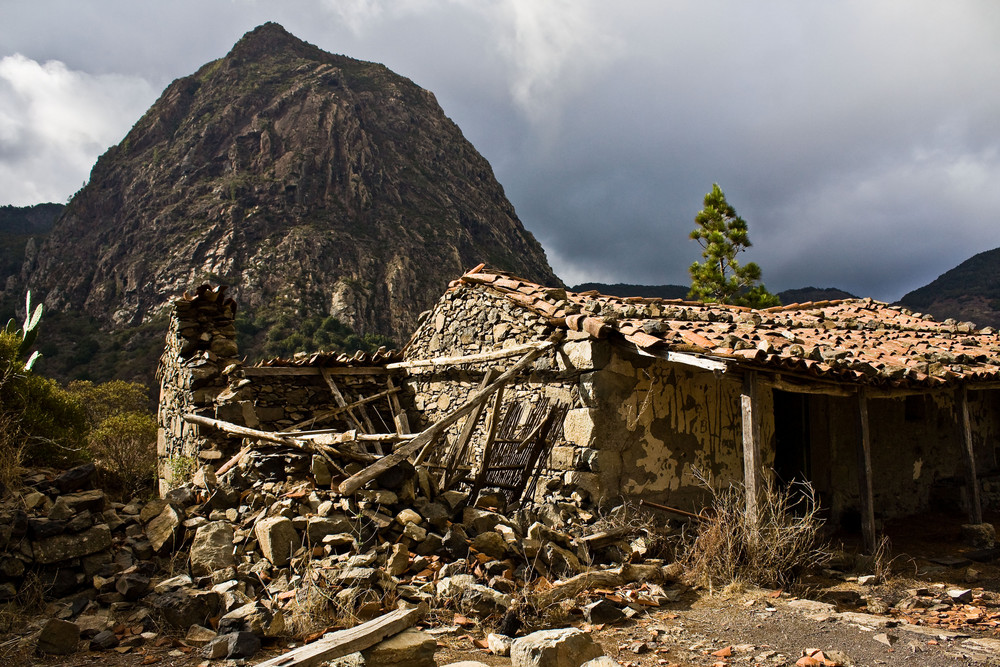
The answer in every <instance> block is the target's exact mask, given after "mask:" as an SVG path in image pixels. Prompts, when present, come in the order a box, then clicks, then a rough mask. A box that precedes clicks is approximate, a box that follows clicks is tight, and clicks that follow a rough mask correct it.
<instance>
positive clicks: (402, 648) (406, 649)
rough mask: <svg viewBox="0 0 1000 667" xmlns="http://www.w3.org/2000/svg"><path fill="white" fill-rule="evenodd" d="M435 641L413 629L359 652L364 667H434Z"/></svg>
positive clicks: (424, 633)
mask: <svg viewBox="0 0 1000 667" xmlns="http://www.w3.org/2000/svg"><path fill="white" fill-rule="evenodd" d="M436 650H437V640H436V639H434V637H432V636H431V635H429V634H427V633H426V632H421V631H420V630H416V629H414V628H410V629H408V630H404V631H403V632H400V633H399V634H398V635H396V636H394V637H390V638H389V639H386V640H384V641H381V642H379V643H378V644H375V646H372V647H371V648H369V649H365V650H364V651H362V652H361V655H362V657H363V658H364V664H365V667H434V652H435V651H436Z"/></svg>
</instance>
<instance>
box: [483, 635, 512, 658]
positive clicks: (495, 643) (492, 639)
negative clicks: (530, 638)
mask: <svg viewBox="0 0 1000 667" xmlns="http://www.w3.org/2000/svg"><path fill="white" fill-rule="evenodd" d="M513 643H514V639H513V637H508V636H507V635H501V634H497V633H494V632H491V633H490V634H488V635H486V647H487V648H488V649H489V650H490V653H492V654H493V655H510V647H511V644H513Z"/></svg>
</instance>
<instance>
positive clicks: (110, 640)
mask: <svg viewBox="0 0 1000 667" xmlns="http://www.w3.org/2000/svg"><path fill="white" fill-rule="evenodd" d="M118 644H119V641H118V635H116V634H115V633H114V632H112V631H111V630H101V631H100V632H98V633H97V634H96V635H94V636H93V638H92V639H91V640H90V650H91V651H110V650H111V649H113V648H115V647H116V646H118Z"/></svg>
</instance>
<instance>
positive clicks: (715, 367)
mask: <svg viewBox="0 0 1000 667" xmlns="http://www.w3.org/2000/svg"><path fill="white" fill-rule="evenodd" d="M635 351H636V352H638V353H639V354H640V355H641V356H643V357H655V358H657V359H666V360H667V361H669V362H672V363H675V364H684V365H685V366H694V367H695V368H700V369H702V370H706V371H712V372H713V373H725V372H726V369H727V368H729V365H728V364H726V363H725V362H723V361H718V360H716V359H709V358H707V357H703V356H700V355H697V354H687V353H686V352H670V351H668V350H655V351H652V352H649V351H647V350H644V349H642V348H641V347H639V346H638V345H636V346H635Z"/></svg>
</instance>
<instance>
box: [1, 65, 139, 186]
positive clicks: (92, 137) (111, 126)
mask: <svg viewBox="0 0 1000 667" xmlns="http://www.w3.org/2000/svg"><path fill="white" fill-rule="evenodd" d="M155 98H156V93H155V91H154V90H153V89H152V87H151V86H150V85H149V84H148V83H147V82H146V81H144V80H143V79H140V78H138V77H130V76H122V75H115V74H107V75H100V76H94V75H90V74H86V73H84V72H76V71H72V70H70V69H68V68H67V67H66V65H64V64H63V63H61V62H58V61H48V62H46V63H44V64H43V63H39V62H36V61H34V60H32V59H30V58H27V57H25V56H23V55H20V54H14V55H11V56H6V57H4V58H3V59H0V203H4V204H17V205H28V204H35V203H38V202H41V201H63V200H65V199H66V198H67V197H68V196H69V195H71V194H72V193H73V192H74V191H76V190H77V189H78V188H79V187H80V185H81V184H82V182H83V181H84V180H85V179H86V178H87V174H89V173H90V168H91V167H92V166H93V164H94V161H95V160H96V159H97V157H98V156H99V155H100V154H101V153H103V152H104V151H105V150H106V149H107V148H108V147H109V146H110V145H112V144H114V143H116V142H117V141H119V140H121V138H122V137H124V136H125V133H126V132H127V131H128V129H129V128H130V127H131V126H132V124H133V123H134V122H135V121H136V120H137V119H138V118H139V117H140V116H141V115H142V113H143V112H144V111H145V110H146V108H148V107H149V105H150V104H151V103H152V102H153V100H154V99H155Z"/></svg>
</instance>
